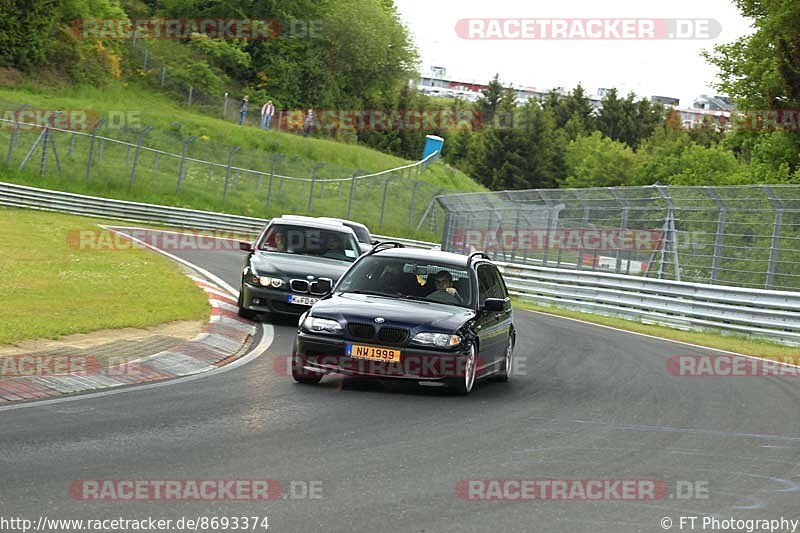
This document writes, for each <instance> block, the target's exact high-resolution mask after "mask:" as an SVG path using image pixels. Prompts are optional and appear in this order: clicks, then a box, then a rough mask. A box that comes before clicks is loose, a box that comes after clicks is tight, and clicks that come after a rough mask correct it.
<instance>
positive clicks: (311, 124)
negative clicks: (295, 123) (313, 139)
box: [303, 108, 314, 137]
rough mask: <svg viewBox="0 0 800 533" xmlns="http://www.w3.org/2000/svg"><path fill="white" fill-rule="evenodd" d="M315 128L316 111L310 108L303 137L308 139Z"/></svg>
mask: <svg viewBox="0 0 800 533" xmlns="http://www.w3.org/2000/svg"><path fill="white" fill-rule="evenodd" d="M313 127H314V110H313V109H311V108H308V112H307V113H306V120H305V122H304V124H303V137H308V134H309V133H311V129H312V128H313Z"/></svg>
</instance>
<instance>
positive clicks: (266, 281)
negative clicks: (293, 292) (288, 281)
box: [250, 276, 285, 289]
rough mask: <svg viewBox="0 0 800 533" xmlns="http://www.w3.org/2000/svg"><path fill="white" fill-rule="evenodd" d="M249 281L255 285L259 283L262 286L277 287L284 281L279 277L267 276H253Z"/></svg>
mask: <svg viewBox="0 0 800 533" xmlns="http://www.w3.org/2000/svg"><path fill="white" fill-rule="evenodd" d="M250 281H251V282H252V283H253V284H255V285H261V286H262V287H270V286H271V287H274V288H276V289H279V288H281V287H283V284H284V283H285V282H284V281H283V280H282V279H281V278H271V277H269V276H253V277H252V278H251V279H250Z"/></svg>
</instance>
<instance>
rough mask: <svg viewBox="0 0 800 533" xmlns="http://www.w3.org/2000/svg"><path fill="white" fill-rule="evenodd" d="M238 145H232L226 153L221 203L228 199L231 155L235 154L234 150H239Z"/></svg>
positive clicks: (231, 164) (231, 163)
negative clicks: (226, 160)
mask: <svg viewBox="0 0 800 533" xmlns="http://www.w3.org/2000/svg"><path fill="white" fill-rule="evenodd" d="M239 148H241V147H240V146H234V147H233V150H231V153H230V154H228V167H227V168H226V169H225V188H224V189H222V203H223V204H224V203H225V200H227V199H228V183H230V180H231V166H233V156H235V155H236V152H238V151H239Z"/></svg>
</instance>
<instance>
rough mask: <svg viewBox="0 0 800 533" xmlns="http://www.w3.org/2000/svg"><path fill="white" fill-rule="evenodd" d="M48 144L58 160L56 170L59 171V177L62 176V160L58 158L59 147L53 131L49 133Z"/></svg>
mask: <svg viewBox="0 0 800 533" xmlns="http://www.w3.org/2000/svg"><path fill="white" fill-rule="evenodd" d="M47 144H48V146H49V147H50V148H51V149H52V150H53V157H55V159H56V170H58V175H59V176H61V175H62V172H61V158H60V157H58V147H57V145H56V139H55V136H54V134H53V131H52V130H49V131H48V132H47Z"/></svg>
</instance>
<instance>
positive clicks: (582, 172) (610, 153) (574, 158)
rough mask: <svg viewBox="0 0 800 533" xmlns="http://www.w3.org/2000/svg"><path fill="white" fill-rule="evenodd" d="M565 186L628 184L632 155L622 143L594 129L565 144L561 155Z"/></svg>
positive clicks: (634, 158)
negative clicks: (588, 133)
mask: <svg viewBox="0 0 800 533" xmlns="http://www.w3.org/2000/svg"><path fill="white" fill-rule="evenodd" d="M564 159H565V163H566V169H567V177H566V179H565V180H563V181H562V185H563V186H565V187H615V186H618V185H628V184H629V183H630V181H631V179H632V176H633V172H634V169H635V166H636V163H637V160H636V154H634V153H633V150H631V149H630V148H629V147H628V146H626V145H625V144H623V143H620V142H617V141H612V140H611V139H609V138H608V137H603V135H602V134H601V133H600V132H598V131H596V132H594V133H592V134H591V135H589V136H587V137H578V138H577V139H575V140H574V141H572V142H570V143H569V144H568V145H567V149H566V153H565V156H564Z"/></svg>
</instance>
